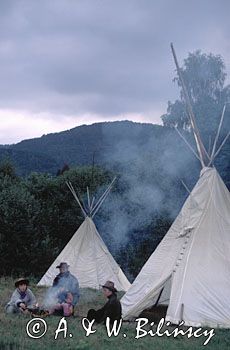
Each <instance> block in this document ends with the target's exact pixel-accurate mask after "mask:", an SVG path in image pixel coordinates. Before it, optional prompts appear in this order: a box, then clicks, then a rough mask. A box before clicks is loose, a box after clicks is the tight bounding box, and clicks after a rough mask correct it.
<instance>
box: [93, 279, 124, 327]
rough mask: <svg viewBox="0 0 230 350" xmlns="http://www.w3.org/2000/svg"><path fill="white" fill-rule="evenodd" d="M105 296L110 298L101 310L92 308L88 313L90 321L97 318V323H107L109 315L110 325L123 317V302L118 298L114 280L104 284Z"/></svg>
mask: <svg viewBox="0 0 230 350" xmlns="http://www.w3.org/2000/svg"><path fill="white" fill-rule="evenodd" d="M102 291H103V294H104V296H105V297H106V298H107V299H108V301H107V303H106V304H105V305H104V306H103V307H102V308H101V309H99V310H97V311H96V310H94V309H90V310H89V311H88V314H87V319H88V320H89V321H92V320H95V322H97V323H102V322H103V323H105V322H106V319H107V317H109V318H110V326H112V325H113V323H114V321H115V320H117V321H119V320H120V319H121V303H120V301H119V300H118V299H117V290H116V288H115V287H114V283H113V282H112V281H107V282H106V283H105V284H104V285H103V286H102Z"/></svg>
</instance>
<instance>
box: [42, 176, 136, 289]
mask: <svg viewBox="0 0 230 350" xmlns="http://www.w3.org/2000/svg"><path fill="white" fill-rule="evenodd" d="M111 185H112V184H111ZM111 185H110V187H109V188H108V189H107V190H106V192H105V193H104V195H103V196H102V197H101V199H99V201H98V202H97V203H96V205H95V206H94V208H92V207H93V205H92V203H93V201H92V202H91V203H90V200H89V197H88V202H89V208H88V209H89V215H87V214H86V211H85V209H83V207H82V206H81V203H80V201H79V200H78V198H77V196H76V193H75V192H74V190H73V187H72V185H71V184H70V183H69V184H68V186H69V188H70V190H71V192H72V193H73V195H74V197H75V199H76V200H77V201H78V203H79V205H80V207H81V209H82V212H83V214H84V215H85V220H84V222H83V223H82V224H81V226H80V227H79V228H78V230H77V231H76V233H75V234H74V235H73V237H72V238H71V240H70V241H69V242H68V243H67V245H66V246H65V248H64V249H63V250H62V252H61V253H60V254H59V256H58V257H57V258H56V260H55V261H54V262H53V264H52V265H51V266H50V268H49V269H48V271H47V272H46V273H45V275H44V276H43V277H42V279H41V280H40V281H39V283H38V286H51V285H52V283H53V279H54V277H55V276H56V275H57V272H58V271H57V268H56V266H58V265H59V264H60V263H61V262H63V261H65V262H68V264H69V265H70V268H69V270H70V272H71V273H72V274H73V275H75V276H76V277H77V279H78V281H79V285H80V287H81V288H94V289H99V288H100V286H101V285H103V284H105V282H106V281H107V280H110V281H113V282H114V284H115V287H116V289H117V290H119V291H127V290H128V288H129V287H130V283H129V281H128V280H127V278H126V276H125V275H124V273H123V272H122V270H121V268H120V267H119V265H118V264H117V263H116V261H115V260H114V258H113V257H112V255H111V254H110V252H109V250H108V248H107V247H106V245H105V243H104V242H103V240H102V238H101V237H100V235H99V233H98V231H97V228H96V226H95V224H94V222H93V220H92V218H93V216H94V215H95V213H96V212H97V210H98V209H99V207H100V205H101V204H102V202H103V201H104V199H105V198H106V196H107V195H108V193H109V191H110V188H111ZM87 192H88V189H87Z"/></svg>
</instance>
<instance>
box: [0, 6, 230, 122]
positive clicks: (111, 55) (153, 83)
mask: <svg viewBox="0 0 230 350" xmlns="http://www.w3.org/2000/svg"><path fill="white" fill-rule="evenodd" d="M229 10H230V4H229V2H228V1H227V0H226V1H222V2H221V3H220V2H219V1H217V0H214V1H212V2H210V1H208V0H204V1H202V2H201V1H198V0H195V1H193V2H190V3H189V2H185V1H182V0H175V1H173V2H172V1H170V0H162V1H160V2H155V1H151V0H143V1H139V0H132V1H131V0H130V1H129V0H128V1H121V0H117V1H113V0H106V1H105V0H69V1H65V0H56V1H55V4H54V2H53V1H51V0H41V1H29V0H20V1H13V0H11V1H8V0H7V1H6V0H3V1H1V4H0V67H1V69H0V96H1V99H0V108H1V109H8V110H11V111H12V110H15V113H19V111H21V110H24V111H26V112H27V115H29V114H30V115H31V123H33V119H34V115H37V114H39V113H43V114H46V115H47V117H46V118H47V119H49V120H53V119H55V120H58V119H59V120H64V119H65V118H66V116H69V117H74V118H79V116H82V115H88V116H90V118H89V119H90V120H93V121H97V120H99V119H100V120H101V119H103V120H110V119H112V118H113V117H114V116H117V117H118V116H119V115H123V114H126V115H134V116H135V115H137V114H140V115H142V116H144V115H147V117H146V118H147V120H148V116H149V115H151V114H152V115H153V116H156V113H157V112H159V113H160V114H162V113H164V112H165V110H166V107H167V101H168V100H174V99H175V98H176V97H177V96H178V94H179V92H178V89H177V87H176V86H175V85H174V84H173V83H172V78H173V76H174V74H175V68H174V63H173V60H172V56H171V53H170V49H169V44H170V42H171V41H173V42H174V43H175V47H176V50H177V53H178V57H179V60H180V62H182V60H183V59H184V58H185V57H186V56H187V54H188V52H193V51H195V50H196V49H202V51H205V52H213V53H215V54H221V55H223V58H224V59H225V62H226V65H227V70H228V73H229V69H230V68H229V67H230V54H229V52H230V51H229V42H230V41H229V27H228V13H229ZM50 115H52V118H50ZM98 116H100V117H99V119H98ZM159 117H160V115H159V116H157V117H153V118H152V120H153V121H154V122H159V120H160V118H159ZM78 120H79V121H80V119H78ZM77 124H79V123H77ZM77 124H76V125H77ZM54 127H55V125H54Z"/></svg>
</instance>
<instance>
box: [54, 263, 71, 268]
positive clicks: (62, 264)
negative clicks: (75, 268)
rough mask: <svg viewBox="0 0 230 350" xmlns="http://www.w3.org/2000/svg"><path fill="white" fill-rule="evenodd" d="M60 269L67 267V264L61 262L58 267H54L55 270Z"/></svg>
mask: <svg viewBox="0 0 230 350" xmlns="http://www.w3.org/2000/svg"><path fill="white" fill-rule="evenodd" d="M61 267H69V265H68V264H67V262H61V263H60V264H59V265H58V266H56V269H60V268H61Z"/></svg>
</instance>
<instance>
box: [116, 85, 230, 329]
mask: <svg viewBox="0 0 230 350" xmlns="http://www.w3.org/2000/svg"><path fill="white" fill-rule="evenodd" d="M182 86H183V84H182ZM187 102H188V103H189V101H187ZM223 114H224V113H223ZM223 114H222V118H221V121H222V119H223ZM190 117H191V115H190ZM192 117H193V118H194V116H192ZM192 117H191V118H192ZM193 122H194V120H193ZM192 124H193V123H192ZM219 129H220V128H219ZM193 131H194V133H195V136H196V142H197V149H198V155H197V157H198V158H199V159H200V161H201V165H202V170H201V174H200V178H199V180H198V182H197V184H196V186H195V187H194V189H193V190H192V192H191V193H190V195H189V197H188V198H187V200H186V202H185V203H184V205H183V207H182V209H181V212H180V213H179V215H178V216H177V218H176V220H175V221H174V223H173V225H172V226H171V228H170V229H169V231H168V232H167V234H166V235H165V237H164V238H163V240H162V241H161V243H160V244H159V245H158V247H157V248H156V250H155V251H154V252H153V254H152V255H151V256H150V258H149V259H148V261H147V262H146V264H145V265H144V266H143V268H142V270H141V271H140V273H139V275H138V276H137V278H136V279H135V281H134V283H133V284H132V286H131V287H130V289H129V290H128V292H127V293H126V294H125V295H124V296H123V298H122V299H121V304H122V311H123V318H124V319H134V318H136V317H138V316H139V314H140V313H141V312H142V311H143V310H144V309H147V308H149V307H151V306H153V305H154V304H155V303H156V301H158V302H159V304H167V305H168V308H167V314H166V321H170V322H172V323H175V324H178V323H179V322H180V321H182V320H183V321H184V322H185V325H188V326H196V327H199V326H210V327H226V328H230V302H229V297H230V194H229V191H228V189H227V187H226V186H225V184H224V182H223V181H222V179H221V178H220V176H219V174H218V172H217V170H216V169H215V168H214V167H211V164H213V161H214V159H215V156H216V155H217V154H218V153H219V150H220V149H219V150H218V151H217V152H215V147H216V141H217V138H218V135H219V130H218V132H217V136H216V139H215V142H214V146H213V149H212V153H211V156H209V155H208V154H207V152H206V151H205V148H204V145H203V144H202V142H201V139H200V135H199V133H197V130H196V126H195V128H194V125H193ZM222 145H223V143H222ZM204 152H206V153H205V154H204Z"/></svg>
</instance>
